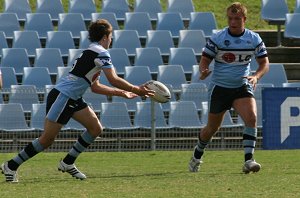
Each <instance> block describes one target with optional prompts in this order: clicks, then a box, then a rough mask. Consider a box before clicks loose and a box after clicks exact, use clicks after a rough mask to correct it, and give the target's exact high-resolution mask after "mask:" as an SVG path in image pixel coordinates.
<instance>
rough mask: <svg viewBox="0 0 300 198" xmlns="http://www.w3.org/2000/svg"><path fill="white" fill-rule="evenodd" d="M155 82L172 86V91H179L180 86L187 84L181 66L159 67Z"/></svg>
mask: <svg viewBox="0 0 300 198" xmlns="http://www.w3.org/2000/svg"><path fill="white" fill-rule="evenodd" d="M157 80H158V81H160V82H162V83H164V84H170V85H172V87H173V89H174V91H181V84H186V83H187V80H186V77H185V74H184V70H183V67H182V66H181V65H159V66H158V73H157Z"/></svg>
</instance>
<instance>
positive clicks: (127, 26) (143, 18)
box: [124, 12, 152, 39]
mask: <svg viewBox="0 0 300 198" xmlns="http://www.w3.org/2000/svg"><path fill="white" fill-rule="evenodd" d="M124 30H136V31H137V32H138V36H139V38H140V39H146V37H147V30H152V24H151V20H150V17H149V14H148V13H146V12H126V13H125V22H124Z"/></svg>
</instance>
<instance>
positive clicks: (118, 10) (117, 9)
mask: <svg viewBox="0 0 300 198" xmlns="http://www.w3.org/2000/svg"><path fill="white" fill-rule="evenodd" d="M101 7H102V9H101V12H113V13H115V14H116V17H117V20H118V21H124V20H125V13H126V12H130V9H129V4H128V2H127V0H110V1H107V0H105V1H102V6H101Z"/></svg>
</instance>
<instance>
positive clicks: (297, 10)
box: [294, 0, 300, 13]
mask: <svg viewBox="0 0 300 198" xmlns="http://www.w3.org/2000/svg"><path fill="white" fill-rule="evenodd" d="M294 13H300V0H296V5H295V8H294Z"/></svg>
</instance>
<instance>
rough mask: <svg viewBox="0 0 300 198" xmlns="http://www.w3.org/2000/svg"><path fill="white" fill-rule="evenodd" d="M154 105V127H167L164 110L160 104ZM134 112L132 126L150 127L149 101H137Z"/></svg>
mask: <svg viewBox="0 0 300 198" xmlns="http://www.w3.org/2000/svg"><path fill="white" fill-rule="evenodd" d="M154 105H155V117H154V118H155V128H156V129H161V128H168V125H167V123H166V119H165V117H164V112H163V109H162V106H161V104H159V103H154ZM136 106H137V107H136V112H135V116H134V126H136V127H139V128H145V129H151V122H152V120H153V118H152V116H151V102H137V103H136Z"/></svg>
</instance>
